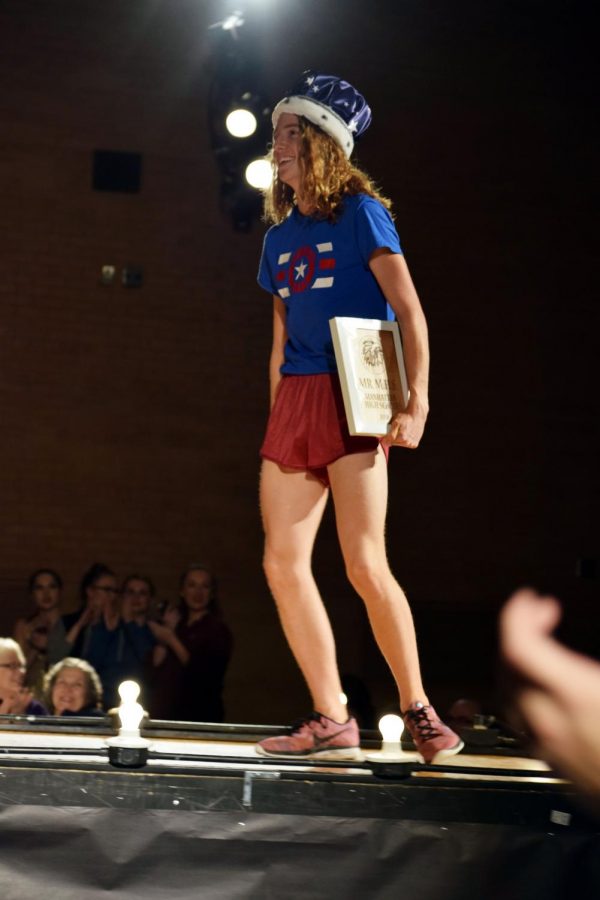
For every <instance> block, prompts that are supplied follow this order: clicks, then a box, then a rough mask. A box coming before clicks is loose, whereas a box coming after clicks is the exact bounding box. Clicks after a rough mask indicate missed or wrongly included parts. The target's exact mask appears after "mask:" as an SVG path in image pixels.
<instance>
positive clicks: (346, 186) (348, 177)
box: [263, 116, 392, 225]
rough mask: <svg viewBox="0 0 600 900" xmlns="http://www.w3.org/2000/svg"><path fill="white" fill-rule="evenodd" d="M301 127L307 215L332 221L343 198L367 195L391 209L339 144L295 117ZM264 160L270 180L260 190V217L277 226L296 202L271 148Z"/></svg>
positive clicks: (302, 170) (339, 208) (303, 195)
mask: <svg viewBox="0 0 600 900" xmlns="http://www.w3.org/2000/svg"><path fill="white" fill-rule="evenodd" d="M298 120H299V123H300V130H301V134H302V136H301V142H300V153H299V156H298V167H299V169H300V176H301V183H302V201H303V203H306V204H307V206H309V207H310V209H311V215H312V216H315V217H316V218H319V219H327V220H328V221H329V222H335V221H336V219H337V218H338V217H339V216H340V214H341V212H342V206H343V203H344V197H346V196H352V195H353V194H368V195H369V196H370V197H374V198H375V199H376V200H379V202H380V203H382V204H383V206H385V208H386V209H391V206H392V203H391V200H388V198H387V197H384V196H383V194H381V193H380V192H379V191H378V190H377V188H376V186H375V185H374V183H373V181H372V180H371V178H369V176H368V175H367V174H366V172H363V171H362V170H361V169H359V168H358V166H355V165H354V163H352V162H351V161H350V160H349V159H347V157H346V155H345V153H344V151H343V150H342V148H341V147H340V145H339V144H338V143H337V141H335V140H334V139H333V138H332V137H330V136H329V135H328V134H326V133H325V132H324V131H322V130H321V129H320V128H318V127H317V126H316V125H313V124H312V122H309V121H308V119H305V118H304V117H303V116H298ZM267 159H268V160H269V162H270V163H271V166H272V167H273V181H272V183H271V186H270V187H269V188H267V190H266V191H265V193H264V214H263V218H264V220H265V222H267V223H268V224H275V225H279V223H280V222H283V221H284V220H285V219H286V218H287V217H288V215H289V214H290V212H291V211H292V209H293V208H294V206H295V205H296V200H295V195H294V191H293V190H292V188H291V187H290V186H289V185H287V184H284V182H283V181H280V180H279V177H278V175H277V165H276V163H275V159H274V156H273V151H271V152H270V153H269V155H268V156H267Z"/></svg>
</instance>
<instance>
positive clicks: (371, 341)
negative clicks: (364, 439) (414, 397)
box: [329, 316, 408, 437]
mask: <svg viewBox="0 0 600 900" xmlns="http://www.w3.org/2000/svg"><path fill="white" fill-rule="evenodd" d="M329 325H330V328H331V336H332V339H333V349H334V351H335V359H336V362H337V367H338V373H339V376H340V383H341V386H342V395H343V398H344V409H345V411H346V418H347V419H348V429H349V431H350V434H352V435H359V434H360V435H373V436H375V437H381V436H383V435H385V434H387V432H388V426H389V424H390V421H391V419H392V417H393V416H395V415H396V414H397V413H399V412H402V411H403V410H404V409H405V408H406V404H407V403H408V381H407V378H406V369H405V366H404V355H403V353H402V341H401V339H400V329H399V327H398V323H397V322H385V321H380V320H379V319H356V318H348V317H344V316H341V317H340V316H338V317H336V318H334V319H330V320H329Z"/></svg>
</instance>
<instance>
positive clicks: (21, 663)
mask: <svg viewBox="0 0 600 900" xmlns="http://www.w3.org/2000/svg"><path fill="white" fill-rule="evenodd" d="M24 675H25V655H24V653H23V651H22V650H21V648H20V647H19V645H18V644H17V642H16V641H15V640H13V639H12V638H0V715H2V716H6V715H25V716H47V715H48V710H47V709H46V707H45V706H43V705H42V704H41V703H40V702H39V701H38V700H35V699H34V698H33V694H32V693H31V691H30V690H29V689H28V688H25V687H24V686H23V679H24Z"/></svg>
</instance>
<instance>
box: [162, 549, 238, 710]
mask: <svg viewBox="0 0 600 900" xmlns="http://www.w3.org/2000/svg"><path fill="white" fill-rule="evenodd" d="M180 596H181V600H182V601H183V602H182V606H181V608H178V607H175V606H172V607H169V608H167V610H166V611H165V613H164V616H163V623H164V624H165V625H166V626H167V627H168V628H169V629H170V630H171V631H173V632H174V633H175V635H176V636H177V638H178V639H179V640H180V641H181V643H182V644H183V646H184V647H185V649H186V651H187V653H188V659H187V661H184V660H180V659H178V658H177V657H176V656H175V654H174V653H173V652H171V651H169V650H166V649H165V648H163V647H157V648H156V650H155V666H156V667H155V670H154V690H153V693H152V701H151V706H150V711H151V714H152V716H153V718H156V719H160V718H173V719H178V720H181V721H186V720H187V721H191V722H222V721H223V720H224V709H223V696H222V695H223V681H224V677H225V672H226V670H227V666H228V664H229V660H230V657H231V651H232V645H233V640H232V635H231V632H230V630H229V628H228V627H227V625H225V623H224V622H223V620H222V618H221V615H220V613H219V609H218V602H217V587H216V582H215V579H214V577H213V576H212V574H211V572H210V571H209V569H207V568H206V566H203V565H192V566H189V567H188V568H187V569H186V571H185V572H184V573H183V575H182V576H181V579H180Z"/></svg>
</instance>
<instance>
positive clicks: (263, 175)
mask: <svg viewBox="0 0 600 900" xmlns="http://www.w3.org/2000/svg"><path fill="white" fill-rule="evenodd" d="M245 175H246V181H247V182H248V184H249V185H251V186H252V187H253V188H258V190H261V191H265V190H266V189H267V188H268V187H269V186H270V184H271V182H272V181H273V169H272V168H271V163H270V162H269V161H268V160H267V159H253V160H252V162H251V163H248V165H247V166H246V172H245Z"/></svg>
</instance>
